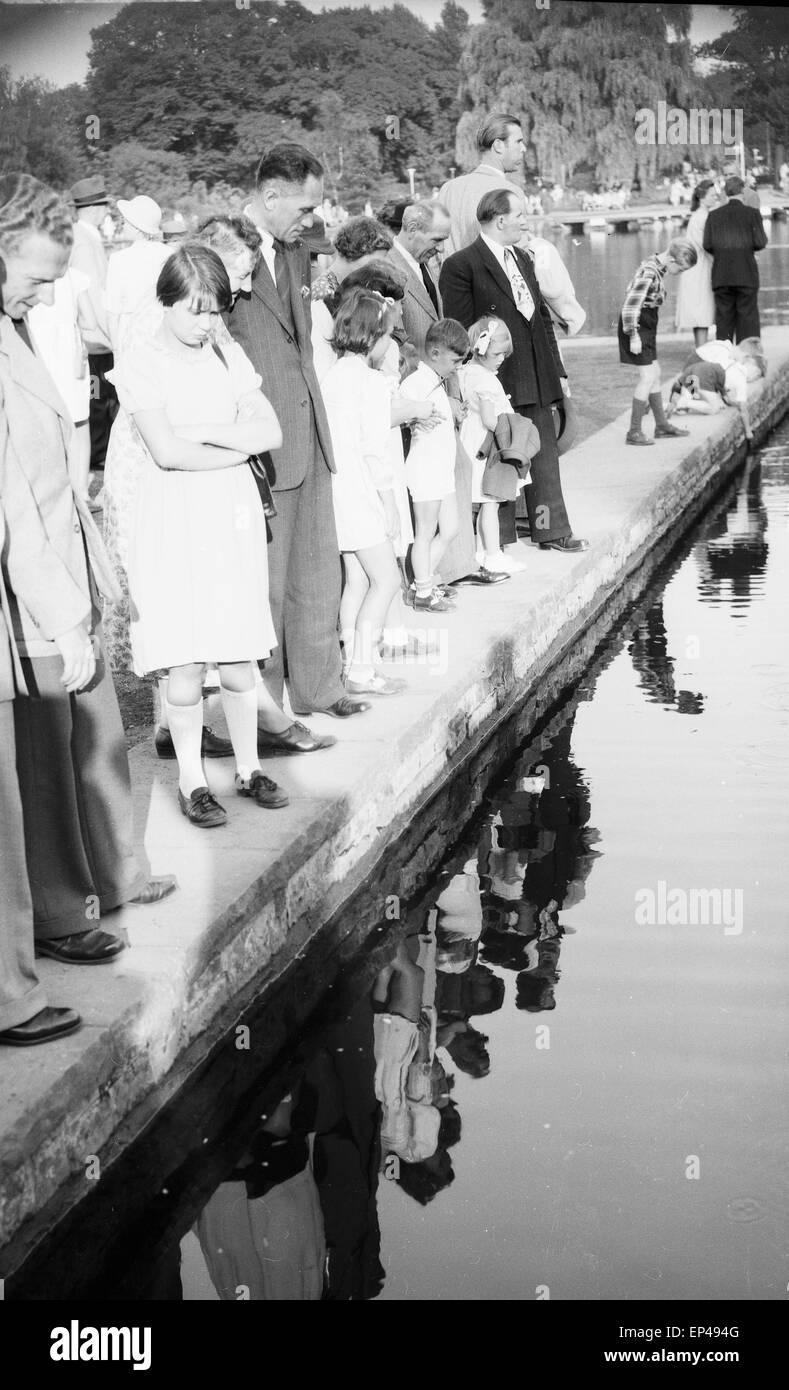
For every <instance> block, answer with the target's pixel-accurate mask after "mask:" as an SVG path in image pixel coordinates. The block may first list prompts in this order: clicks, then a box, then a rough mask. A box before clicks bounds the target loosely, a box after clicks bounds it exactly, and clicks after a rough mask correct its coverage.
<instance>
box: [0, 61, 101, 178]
mask: <svg viewBox="0 0 789 1390" xmlns="http://www.w3.org/2000/svg"><path fill="white" fill-rule="evenodd" d="M82 121H83V111H82V89H81V88H80V87H78V86H71V87H63V88H62V89H60V90H59V91H58V90H56V89H55V88H54V87H53V86H52V84H51V83H49V82H44V81H43V80H42V79H41V78H38V77H23V78H21V79H20V80H19V81H18V82H14V81H13V80H12V78H11V73H10V71H9V69H8V68H0V172H3V173H5V172H10V171H12V170H13V171H19V172H20V173H26V174H33V175H34V177H35V178H37V179H41V180H42V181H43V182H44V183H48V184H51V185H52V186H53V187H54V188H57V189H60V190H62V189H64V188H68V187H70V185H71V184H72V183H74V182H76V180H77V179H78V178H80V177H81V176H82V175H83V174H84V172H85V169H86V166H87V164H88V162H89V160H90V157H91V154H92V150H91V148H90V146H89V145H88V144H87V143H86V141H85V135H84V124H83V123H82Z"/></svg>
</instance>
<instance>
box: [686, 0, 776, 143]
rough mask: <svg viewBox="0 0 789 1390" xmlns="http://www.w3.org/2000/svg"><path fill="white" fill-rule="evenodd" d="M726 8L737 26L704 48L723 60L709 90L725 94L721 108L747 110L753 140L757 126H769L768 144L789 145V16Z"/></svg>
mask: <svg viewBox="0 0 789 1390" xmlns="http://www.w3.org/2000/svg"><path fill="white" fill-rule="evenodd" d="M720 8H721V9H723V10H727V11H729V13H730V14H731V16H732V18H733V20H734V27H733V28H731V29H728V30H727V31H726V33H724V34H721V35H720V36H719V37H718V38H717V39H714V40H713V42H711V43H708V44H704V45H703V46H702V48H701V49H700V53H701V54H702V56H704V57H711V58H715V59H717V60H718V63H717V65H716V68H715V69H714V70H713V71H712V72H711V73H710V74H709V75H708V79H707V80H708V83H709V86H710V87H711V88H712V90H713V91H715V90H716V89H717V91H718V92H719V93H720V96H719V98H718V100H719V104H720V105H721V106H732V105H733V106H735V107H739V108H740V109H742V111H743V113H744V119H745V122H746V123H747V125H748V127H749V130H750V131H751V133H752V138H755V137H754V135H753V128H754V126H756V125H758V124H759V123H763V124H764V125H765V126H766V127H767V130H768V136H767V142H768V143H769V141H770V139H771V138H772V139H775V140H779V141H781V142H782V143H783V144H784V145H789V14H788V13H787V11H786V10H782V9H774V8H773V7H772V6H768V5H722V6H721V7H720ZM721 97H722V100H721ZM758 138H761V137H758ZM766 153H767V155H768V162H769V156H770V152H769V150H768V151H766Z"/></svg>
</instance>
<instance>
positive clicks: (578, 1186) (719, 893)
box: [9, 419, 789, 1320]
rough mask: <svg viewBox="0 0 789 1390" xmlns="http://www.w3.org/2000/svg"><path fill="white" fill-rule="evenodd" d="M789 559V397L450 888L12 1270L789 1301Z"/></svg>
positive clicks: (482, 833)
mask: <svg viewBox="0 0 789 1390" xmlns="http://www.w3.org/2000/svg"><path fill="white" fill-rule="evenodd" d="M788 571H789V419H787V421H786V422H785V423H784V424H783V425H782V426H781V427H780V428H779V429H778V430H777V431H776V433H775V434H774V435H773V437H772V438H771V439H770V441H769V442H768V443H767V444H766V446H765V447H764V448H762V449H761V450H760V451H759V452H758V453H757V454H755V455H753V456H752V457H751V458H750V459H749V460H748V462H747V464H746V466H745V470H744V472H742V473H741V474H740V475H739V476H738V478H737V479H736V480H735V481H734V482H733V483H732V484H731V485H730V486H729V488H728V491H727V493H725V494H724V495H723V497H722V498H721V499H719V501H718V502H717V503H716V504H715V505H714V506H713V507H711V508H710V509H709V510H708V512H707V514H706V516H705V518H704V519H703V521H702V522H701V523H700V524H699V525H697V526H696V528H695V529H694V530H693V531H692V532H691V533H690V534H689V536H688V537H687V538H686V539H685V541H684V542H683V543H682V545H681V547H680V548H679V550H678V551H677V552H675V554H674V556H673V558H672V559H671V560H670V561H669V562H667V564H666V565H665V566H664V567H663V569H662V570H661V571H658V572H657V573H656V575H655V576H654V577H653V579H652V581H651V583H650V585H649V587H648V589H647V590H645V591H644V593H643V594H642V595H641V597H640V599H639V600H638V601H637V606H636V607H634V608H633V607H631V608H630V609H629V610H627V611H626V613H625V616H624V617H623V618H621V619H620V620H619V621H618V622H617V624H616V626H615V627H614V629H613V631H612V632H611V634H610V636H609V637H608V638H607V640H606V641H605V642H604V643H603V644H602V645H601V646H600V647H598V649H597V651H596V652H595V654H594V656H593V657H592V659H591V661H590V662H589V665H588V667H587V669H586V670H585V671H584V673H583V675H582V678H581V680H580V682H576V683H575V684H574V685H573V686H571V687H570V688H568V689H566V690H565V692H564V694H563V695H562V697H561V699H560V700H559V701H558V703H554V705H553V706H552V708H551V709H549V710H548V712H547V714H546V716H545V718H544V719H543V722H542V723H541V724H540V725H538V726H537V727H536V728H534V729H532V730H531V732H530V733H529V734H528V737H527V740H526V742H525V743H523V744H522V746H521V747H520V748H519V750H518V752H517V755H516V756H515V757H514V758H512V759H510V761H509V762H507V763H506V765H505V766H503V767H500V768H499V770H498V771H497V773H496V775H495V777H494V779H493V780H492V781H491V782H490V783H489V784H488V785H487V786H486V787H485V789H484V797H483V799H482V802H481V805H479V809H478V810H477V811H476V812H475V813H474V815H473V816H472V817H471V818H470V819H469V820H468V823H467V824H465V825H464V824H463V818H462V816H461V817H459V818H458V821H457V833H456V839H455V843H454V845H453V846H452V848H451V850H450V852H449V853H448V854H447V855H446V856H445V857H444V859H443V862H442V864H441V867H440V871H439V872H437V873H436V875H435V879H434V881H433V884H432V887H431V888H430V891H429V892H428V893H427V895H426V896H425V897H423V898H421V899H420V900H419V903H418V904H416V905H415V906H413V907H412V908H411V909H410V910H409V911H408V912H405V911H404V912H403V915H402V917H401V918H398V904H397V903H396V902H391V903H389V902H387V905H386V911H385V912H384V913H382V919H381V920H380V922H379V925H378V927H377V928H376V930H375V931H374V932H373V937H372V938H371V942H372V943H373V944H372V945H371V944H370V943H369V942H368V944H367V946H366V948H365V950H364V951H363V952H362V953H361V957H357V958H355V959H354V960H353V961H352V962H351V963H350V965H349V966H348V968H347V970H345V972H344V974H343V975H342V976H341V977H340V979H339V981H338V982H337V983H336V984H335V985H334V986H333V987H332V989H331V990H330V991H329V994H330V995H331V996H332V998H333V999H334V1001H335V1002H334V1005H332V1003H331V999H328V1002H327V1000H324V1001H323V1002H322V1003H321V1004H320V1005H319V1006H318V1008H317V1010H316V1012H315V1015H314V1016H313V1019H312V1021H311V1022H310V1023H308V1025H306V1026H305V1027H304V1028H301V1029H300V1030H299V1031H298V1032H297V1033H296V1034H294V1035H293V1036H292V1037H291V1038H290V1039H289V1041H288V1042H287V1043H286V1045H285V1047H284V1049H280V1056H279V1061H278V1063H277V1065H276V1066H275V1067H273V1068H272V1067H271V1066H269V1068H268V1069H267V1070H265V1071H263V1072H262V1073H261V1074H260V1075H259V1077H258V1076H256V1075H255V1073H254V1072H253V1074H252V1079H253V1084H252V1085H251V1086H247V1087H246V1090H245V1096H246V1099H245V1102H244V1107H243V1110H244V1114H243V1117H242V1122H239V1120H238V1116H237V1115H236V1116H235V1118H234V1122H233V1125H232V1126H229V1127H227V1128H225V1129H224V1130H223V1132H222V1133H221V1134H220V1136H219V1139H218V1140H216V1139H211V1140H209V1139H208V1138H206V1137H205V1136H206V1134H207V1133H208V1130H209V1129H210V1115H211V1112H212V1110H216V1109H217V1108H219V1107H221V1106H222V1105H223V1104H224V1105H226V1106H227V1107H228V1110H229V1109H230V1108H231V1106H230V1102H231V1101H232V1094H231V1093H232V1090H233V1086H234V1084H237V1083H235V1082H234V1079H233V1078H234V1077H235V1075H236V1070H237V1069H236V1063H235V1062H234V1061H233V1058H232V1055H231V1057H230V1060H229V1061H228V1060H227V1055H228V1054H227V1051H225V1054H224V1055H225V1062H224V1065H225V1068H226V1071H225V1077H226V1080H225V1082H224V1088H225V1089H224V1092H223V1091H222V1089H221V1087H220V1088H219V1089H218V1090H216V1091H215V1092H214V1093H213V1094H209V1093H208V1092H207V1091H205V1089H204V1093H203V1094H201V1093H200V1088H199V1086H198V1087H197V1089H196V1091H195V1094H193V1095H191V1096H190V1098H189V1099H188V1101H187V1102H185V1103H183V1104H182V1106H181V1111H180V1112H179V1113H178V1119H177V1124H178V1127H179V1133H180V1134H181V1135H183V1136H185V1143H186V1146H187V1147H186V1153H187V1161H186V1162H185V1163H183V1164H181V1166H180V1167H179V1168H178V1170H177V1172H174V1173H173V1176H172V1178H169V1177H167V1178H165V1180H164V1181H162V1177H161V1175H162V1174H167V1173H169V1172H170V1171H171V1170H172V1168H173V1163H174V1159H173V1157H172V1154H171V1152H170V1150H169V1148H168V1144H167V1142H166V1141H164V1140H161V1139H160V1140H158V1141H157V1142H158V1150H157V1152H155V1153H154V1152H153V1149H154V1148H156V1145H155V1144H154V1142H153V1141H152V1140H146V1141H141V1142H142V1147H141V1148H139V1149H138V1150H137V1152H136V1155H135V1156H134V1157H133V1159H132V1158H130V1159H129V1162H128V1165H127V1167H128V1168H131V1169H132V1171H131V1173H128V1172H127V1173H126V1174H125V1175H124V1174H123V1173H121V1174H120V1175H119V1177H118V1180H117V1182H116V1188H115V1191H116V1193H117V1194H118V1197H117V1201H116V1199H115V1197H113V1196H112V1194H110V1197H108V1198H107V1199H106V1200H107V1202H109V1203H110V1206H111V1212H108V1213H107V1214H105V1215H102V1213H101V1212H99V1213H98V1214H95V1213H94V1215H93V1217H91V1215H90V1212H88V1210H87V1206H86V1208H85V1211H84V1212H82V1213H81V1212H79V1211H78V1212H77V1214H76V1223H72V1228H71V1231H70V1233H69V1234H68V1235H67V1236H66V1237H62V1238H61V1241H60V1246H61V1253H60V1255H59V1257H58V1258H59V1259H60V1261H61V1267H60V1269H59V1270H56V1269H55V1264H54V1263H53V1264H51V1265H50V1266H48V1265H47V1252H46V1251H45V1250H42V1252H41V1255H40V1259H39V1270H38V1272H36V1271H35V1270H32V1271H31V1272H30V1273H29V1275H28V1285H27V1289H26V1290H23V1289H22V1288H21V1287H20V1290H19V1294H17V1295H15V1294H14V1292H13V1290H12V1289H10V1288H9V1294H11V1296H12V1297H13V1296H22V1297H39V1298H40V1297H47V1296H48V1294H47V1291H46V1288H47V1281H48V1280H49V1281H54V1282H55V1285H56V1288H57V1296H58V1297H63V1298H68V1297H69V1296H70V1295H71V1296H77V1297H80V1296H85V1295H84V1290H86V1289H89V1288H90V1289H92V1292H93V1296H94V1297H100V1298H102V1297H104V1298H113V1297H119V1296H124V1297H129V1296H131V1297H142V1298H148V1299H156V1300H176V1301H180V1300H218V1299H220V1298H221V1299H227V1300H239V1299H247V1298H249V1299H252V1300H265V1301H268V1300H276V1299H289V1300H302V1299H303V1300H315V1299H319V1298H323V1299H325V1300H336V1301H345V1300H370V1299H376V1298H378V1299H383V1300H395V1301H410V1300H412V1299H416V1300H428V1301H434V1300H435V1301H445V1300H474V1301H480V1300H494V1299H507V1300H534V1299H544V1298H548V1297H550V1299H552V1300H570V1301H579V1300H580V1301H594V1300H606V1301H607V1300H618V1299H624V1300H636V1301H637V1300H652V1299H658V1300H704V1299H712V1300H723V1299H732V1300H738V1301H741V1300H777V1299H783V1298H785V1296H786V1250H787V1237H788V1236H789V1231H788V1230H787V1225H788V1224H789V1222H788V1218H789V1195H788V1194H787V1185H786V1170H785V1150H784V1145H785V1135H786V1118H787V1117H786V1087H785V1070H784V1068H785V1056H786V1042H787V1011H786V1005H785V983H784V981H785V978H786V971H787V957H788V956H789V934H787V931H786V900H787V888H788V887H789V885H788V884H787V878H788V877H789V875H788V874H787V870H786V867H785V865H786V849H785V847H786V845H787V843H789V833H788V832H789V825H788V824H787V822H788V821H789V812H788V811H787V797H786V786H787V770H789V738H788V737H787V734H788V733H789V621H787V619H788V618H789V614H788V613H787V594H788V593H789V584H788V583H787V580H788V579H789V574H788V573H787V572H788ZM492 765H493V766H495V763H494V764H492ZM782 847H783V848H782ZM390 907H391V909H392V910H391V911H390ZM299 969H306V962H305V966H304V967H299ZM297 973H298V972H297ZM265 1003H266V1001H265V1000H264V1005H265ZM268 1007H269V1010H271V1009H272V1008H276V1007H277V1004H276V1001H275V1002H274V1004H271V1003H269V1005H268ZM228 1047H230V1044H228ZM230 1050H231V1053H232V1048H231V1049H230ZM235 1055H236V1057H239V1055H240V1054H235ZM250 1096H251V1100H250ZM221 1123H222V1124H223V1125H224V1120H222V1122H221ZM242 1129H243V1139H239V1138H238V1135H239V1133H240V1132H241V1130H242ZM145 1143H148V1150H146V1149H145ZM204 1145H208V1147H203V1146H204ZM168 1163H169V1165H170V1166H169V1168H168V1166H167V1164H168ZM146 1185H147V1186H146ZM102 1186H103V1184H102ZM133 1187H136V1188H137V1189H139V1190H141V1191H142V1202H143V1204H144V1205H143V1206H142V1207H141V1206H140V1201H139V1200H138V1204H137V1205H138V1210H140V1211H141V1213H142V1214H141V1216H140V1217H139V1219H137V1218H135V1220H134V1222H133V1223H131V1224H133V1225H134V1230H132V1231H129V1230H128V1229H126V1230H121V1232H120V1233H119V1235H118V1236H117V1238H116V1236H115V1235H114V1233H113V1234H110V1235H108V1234H107V1232H108V1231H110V1232H112V1222H113V1221H114V1220H116V1219H117V1212H118V1210H119V1209H121V1208H122V1207H123V1205H124V1202H125V1201H126V1199H127V1197H128V1195H129V1193H130V1191H131V1189H132V1188H133ZM198 1192H199V1193H200V1194H201V1195H200V1197H199V1200H197V1199H195V1198H194V1196H192V1197H190V1193H191V1194H195V1193H198ZM98 1198H99V1194H98V1193H97V1200H98ZM206 1198H207V1200H206ZM80 1222H82V1225H80ZM91 1222H92V1224H91ZM129 1224H130V1222H129V1220H128V1219H127V1222H126V1225H127V1226H128V1225H129ZM146 1231H148V1232H153V1234H150V1235H146ZM102 1241H103V1242H104V1247H105V1248H104V1253H103V1254H102V1267H101V1271H100V1272H94V1273H93V1274H92V1275H91V1274H90V1273H89V1272H88V1267H89V1266H90V1263H91V1260H93V1259H95V1258H96V1251H97V1249H98V1247H99V1245H100V1244H101V1242H102ZM141 1242H142V1245H141ZM108 1244H109V1260H107V1258H106V1248H107V1246H108ZM141 1249H142V1250H143V1255H142V1257H141V1256H140V1253H139V1252H140V1250H141ZM52 1258H53V1259H54V1257H52ZM42 1271H43V1274H42ZM91 1280H93V1283H92V1284H91ZM49 1296H51V1295H49ZM708 1320H709V1319H708Z"/></svg>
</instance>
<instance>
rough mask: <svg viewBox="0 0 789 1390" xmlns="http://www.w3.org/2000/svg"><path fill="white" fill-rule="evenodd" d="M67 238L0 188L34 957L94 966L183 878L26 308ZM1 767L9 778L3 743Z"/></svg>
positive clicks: (55, 205) (6, 503)
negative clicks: (129, 747)
mask: <svg viewBox="0 0 789 1390" xmlns="http://www.w3.org/2000/svg"><path fill="white" fill-rule="evenodd" d="M71 240H72V232H71V223H70V220H69V217H68V213H67V212H66V210H65V208H64V206H63V204H62V203H61V202H60V199H59V198H58V196H57V195H56V194H55V193H53V192H52V190H51V189H48V188H46V186H45V185H43V184H41V183H39V182H38V180H37V179H33V178H31V176H30V175H28V174H4V175H2V176H0V293H2V304H1V305H0V308H1V310H2V312H0V504H2V508H3V511H4V513H5V523H6V537H5V541H4V544H3V551H2V575H3V583H4V587H5V591H6V598H7V602H8V612H9V627H10V631H11V634H12V637H13V640H14V642H15V644H16V649H17V652H18V656H19V667H20V668H21V680H19V679H18V684H17V696H16V698H15V700H14V723H15V739H16V765H17V775H18V780H19V794H20V796H21V803H22V813H23V824H24V839H25V849H26V856H27V865H28V871H29V879H30V889H31V892H32V899H33V916H34V922H35V935H36V950H37V953H38V954H39V955H48V956H52V957H53V958H55V959H56V960H60V961H61V962H65V963H68V964H74V965H80V964H91V965H93V964H97V963H100V962H106V961H109V960H112V959H113V958H114V957H115V956H117V955H118V954H119V952H120V951H122V950H123V949H124V944H125V943H124V942H123V941H122V940H121V939H120V938H119V937H117V936H115V935H113V934H112V933H110V932H107V931H104V930H102V929H101V928H100V927H98V926H96V925H95V923H96V922H97V921H98V920H99V919H100V918H101V917H102V916H103V914H104V913H105V912H109V911H111V910H112V909H113V908H117V907H119V906H120V905H121V904H122V903H126V902H130V901H135V902H142V903H150V902H155V901H157V900H158V899H159V898H162V897H164V896H165V895H166V894H167V893H169V892H171V891H172V890H173V888H174V887H175V880H174V879H172V878H170V877H168V878H162V879H152V878H151V877H150V873H149V868H148V865H147V863H146V862H145V860H144V858H143V857H141V856H139V855H138V854H136V853H135V849H134V847H133V844H132V841H131V826H132V807H131V788H130V779H129V765H128V760H127V757H126V747H125V739H124V732H123V725H122V723H121V718H120V712H119V710H118V702H117V699H116V697H115V691H114V689H113V686H112V681H111V680H110V678H109V676H107V675H106V673H105V663H104V654H103V649H102V644H101V632H100V625H99V611H98V606H97V604H98V597H97V590H98V589H100V590H101V591H102V592H103V593H104V594H105V595H107V596H110V597H115V598H117V592H116V589H115V581H114V577H113V575H112V570H111V567H110V564H109V561H108V559H107V556H106V554H105V552H104V548H103V545H102V541H101V538H100V536H99V534H98V532H97V530H96V527H95V525H94V523H93V520H92V517H91V515H90V512H89V510H88V507H87V504H86V503H85V502H84V501H83V500H82V499H81V498H80V497H79V496H77V495H76V494H75V492H74V489H73V486H72V476H71V474H70V463H71V461H72V460H71V457H70V451H71V446H72V438H73V429H72V426H71V422H70V420H69V418H68V415H67V411H66V407H65V405H64V403H63V401H62V400H61V399H60V396H59V395H58V393H57V390H56V388H55V386H54V385H53V383H52V380H51V378H50V377H49V375H48V373H47V371H46V369H45V367H44V365H43V363H42V362H41V361H40V359H39V358H38V357H37V355H36V353H35V351H34V350H33V346H32V342H31V339H30V335H29V333H28V331H27V323H26V314H27V310H28V309H30V308H32V306H33V305H34V304H36V303H51V302H52V297H53V290H52V287H53V284H54V281H55V280H57V279H58V278H59V277H60V276H61V275H63V274H64V272H65V269H66V266H67V265H68V258H69V252H70V250H71ZM25 690H26V691H27V694H25V693H24V692H25ZM3 767H4V768H5V771H6V775H8V770H9V756H8V745H6V748H5V751H4V761H3ZM12 791H13V789H12ZM45 1040H46V1039H45V1038H43V1039H34V1041H45ZM0 1041H2V1038H0ZM12 1041H13V1040H12Z"/></svg>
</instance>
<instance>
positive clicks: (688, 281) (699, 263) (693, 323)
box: [676, 179, 719, 347]
mask: <svg viewBox="0 0 789 1390" xmlns="http://www.w3.org/2000/svg"><path fill="white" fill-rule="evenodd" d="M718 201H719V199H718V194H717V190H716V188H715V184H714V183H713V181H712V179H702V180H701V182H700V183H697V184H696V187H695V188H694V190H693V197H692V199H691V204H690V220H689V222H688V225H687V227H686V228H685V236H686V238H687V240H688V241H689V242H691V243H692V245H693V247H694V249H695V251H696V264H695V265H693V266H691V267H690V270H686V271H685V274H684V275H681V276H680V277H679V283H678V285H677V309H676V326H677V328H692V329H693V339H694V342H695V344H696V347H700V346H701V345H702V343H706V341H707V338H708V336H709V330H710V328H711V327H712V325H713V324H714V322H715V296H714V294H713V293H712V256H711V255H710V254H709V252H707V251H705V250H704V224H705V222H706V221H707V216H708V214H709V210H710V208H714V207H717V205H718Z"/></svg>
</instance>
